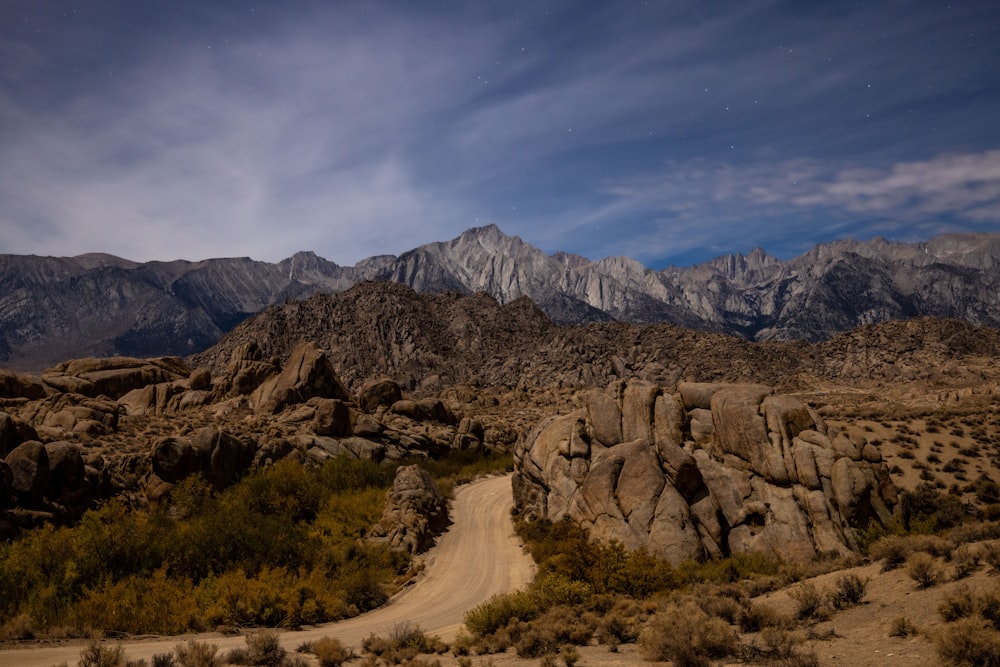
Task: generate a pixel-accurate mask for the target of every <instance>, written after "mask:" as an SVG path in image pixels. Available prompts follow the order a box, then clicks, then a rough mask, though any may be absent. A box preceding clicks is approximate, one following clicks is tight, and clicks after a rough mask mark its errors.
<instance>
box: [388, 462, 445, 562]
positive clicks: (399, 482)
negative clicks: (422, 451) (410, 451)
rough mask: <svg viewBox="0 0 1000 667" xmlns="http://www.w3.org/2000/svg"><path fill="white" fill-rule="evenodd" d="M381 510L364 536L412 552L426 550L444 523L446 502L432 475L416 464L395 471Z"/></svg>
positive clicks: (441, 529) (440, 531) (443, 527)
mask: <svg viewBox="0 0 1000 667" xmlns="http://www.w3.org/2000/svg"><path fill="white" fill-rule="evenodd" d="M385 501H386V502H385V510H384V511H383V513H382V518H381V520H380V521H379V522H378V523H377V524H376V525H375V526H374V527H373V528H372V530H371V532H370V533H369V534H368V538H369V539H371V540H373V541H375V542H384V543H386V544H388V545H389V546H390V547H392V548H394V549H404V550H406V551H409V552H410V553H412V554H417V553H421V552H423V551H426V550H427V549H429V548H430V547H431V546H432V545H433V544H434V538H436V537H437V536H438V535H440V534H441V533H442V532H443V531H444V529H445V528H447V526H448V503H447V501H446V500H445V498H444V496H442V495H441V491H440V490H439V489H438V487H437V484H436V483H435V482H434V478H433V477H431V475H430V473H428V472H427V471H426V470H424V469H423V468H421V467H420V466H419V465H411V466H403V467H401V468H398V469H397V470H396V479H395V480H394V481H393V483H392V488H391V489H389V491H388V492H386V496H385Z"/></svg>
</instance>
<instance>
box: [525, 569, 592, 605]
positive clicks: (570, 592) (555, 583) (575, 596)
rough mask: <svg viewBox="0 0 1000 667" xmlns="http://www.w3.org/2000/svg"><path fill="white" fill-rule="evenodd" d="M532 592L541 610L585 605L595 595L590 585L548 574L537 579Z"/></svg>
mask: <svg viewBox="0 0 1000 667" xmlns="http://www.w3.org/2000/svg"><path fill="white" fill-rule="evenodd" d="M530 591H531V595H532V596H533V597H534V598H535V600H536V602H537V603H538V606H539V608H541V609H547V608H549V607H553V606H556V605H578V604H583V603H584V602H586V601H587V600H588V599H590V596H591V595H592V594H593V591H592V589H591V587H590V584H588V583H586V582H584V581H571V580H570V579H568V578H566V577H565V576H563V575H561V574H546V575H542V576H540V577H538V578H536V579H535V581H534V583H533V584H532V585H531V588H530Z"/></svg>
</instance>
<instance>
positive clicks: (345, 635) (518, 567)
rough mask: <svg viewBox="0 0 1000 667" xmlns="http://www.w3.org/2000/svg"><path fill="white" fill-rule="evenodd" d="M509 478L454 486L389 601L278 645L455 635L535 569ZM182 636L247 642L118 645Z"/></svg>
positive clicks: (288, 636)
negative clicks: (408, 632)
mask: <svg viewBox="0 0 1000 667" xmlns="http://www.w3.org/2000/svg"><path fill="white" fill-rule="evenodd" d="M510 481H511V478H510V476H505V477H493V478H490V479H486V480H482V481H478V482H475V483H473V484H469V485H466V486H462V487H459V488H458V490H457V491H456V494H455V501H454V504H453V507H452V520H453V521H454V523H453V524H452V526H451V527H450V528H449V530H448V531H447V532H446V533H445V534H444V535H442V536H441V538H440V539H439V540H438V543H437V545H436V546H435V547H434V548H433V549H432V550H431V551H429V552H428V554H427V555H426V557H425V563H426V567H425V569H424V571H423V572H422V573H421V575H420V576H419V577H418V578H417V580H416V581H415V582H414V583H412V584H411V585H409V586H408V587H407V588H406V589H404V590H403V591H401V592H400V593H399V594H397V595H396V596H394V597H393V599H392V600H391V601H390V602H389V604H387V605H386V606H384V607H382V608H380V609H377V610H375V611H372V612H370V613H368V614H365V615H363V616H359V617H357V618H353V619H349V620H346V621H341V622H339V623H332V624H328V625H323V626H319V627H315V628H309V629H305V630H301V631H295V632H284V633H282V634H281V644H282V645H283V646H284V647H285V648H287V649H288V650H289V651H293V650H295V648H296V647H298V646H299V645H301V644H302V643H303V642H306V641H312V640H315V639H319V638H321V637H326V636H330V637H336V638H338V639H340V640H341V641H342V642H344V644H346V645H348V646H359V647H360V644H361V641H362V640H363V639H364V638H366V637H367V636H368V635H369V634H371V633H375V634H378V635H383V636H385V635H387V634H388V633H389V630H390V629H392V627H393V626H394V625H395V624H397V623H404V622H408V623H411V624H416V625H419V626H420V627H421V628H423V629H424V630H425V631H427V632H428V634H434V635H438V636H439V637H441V638H442V639H444V640H446V641H448V640H451V639H454V636H455V634H456V632H457V631H458V629H459V627H460V626H461V624H462V619H463V617H464V615H465V612H466V611H467V610H468V609H470V608H472V607H474V606H475V605H477V604H479V603H480V602H483V601H484V600H487V599H489V598H490V597H491V596H492V595H494V594H496V593H500V592H505V591H510V590H515V589H518V588H520V587H523V586H525V585H527V584H528V583H529V582H530V581H531V579H532V577H533V576H534V565H533V563H532V561H531V558H530V557H529V556H528V555H527V554H525V553H524V551H523V549H522V548H521V545H520V542H519V541H518V540H517V538H516V536H515V535H514V531H513V526H512V524H511V521H510V508H511V505H512V504H513V500H512V495H511V489H510ZM187 639H197V640H199V641H208V642H210V643H212V644H216V645H217V646H218V647H219V648H220V649H221V650H223V651H224V650H228V649H230V648H235V647H237V646H245V641H244V639H243V637H240V636H236V637H224V636H221V635H219V634H216V633H208V634H201V635H185V636H183V637H171V638H168V639H164V638H156V639H144V640H132V641H126V642H123V645H124V647H125V650H126V654H127V655H128V657H129V658H130V659H136V658H145V659H146V660H147V661H151V659H152V657H153V655H154V654H156V653H167V652H170V651H172V650H173V649H174V647H175V646H176V645H177V644H179V643H181V642H183V641H186V640H187ZM84 644H85V643H84V642H74V643H65V644H60V645H45V644H35V645H33V646H31V647H29V648H14V649H5V650H0V665H2V666H5V667H6V666H10V667H15V666H16V667H51V665H56V664H59V663H62V662H67V663H69V664H70V665H74V664H76V662H77V661H78V660H79V657H80V650H81V648H82V647H83V645H84Z"/></svg>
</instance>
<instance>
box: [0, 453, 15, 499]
mask: <svg viewBox="0 0 1000 667" xmlns="http://www.w3.org/2000/svg"><path fill="white" fill-rule="evenodd" d="M13 486H14V472H13V471H12V470H11V469H10V466H9V465H7V462H6V461H2V460H0V510H2V509H5V508H6V507H7V506H8V505H10V501H11V495H12V494H13V492H14V488H13Z"/></svg>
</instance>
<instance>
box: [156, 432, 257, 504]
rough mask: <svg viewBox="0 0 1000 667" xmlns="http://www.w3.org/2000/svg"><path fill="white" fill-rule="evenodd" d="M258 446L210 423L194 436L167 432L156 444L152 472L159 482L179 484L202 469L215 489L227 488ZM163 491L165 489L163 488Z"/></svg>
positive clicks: (248, 463)
mask: <svg viewBox="0 0 1000 667" xmlns="http://www.w3.org/2000/svg"><path fill="white" fill-rule="evenodd" d="M255 453H256V448H255V447H254V446H253V445H252V444H251V443H248V442H245V441H243V440H241V439H240V438H237V437H236V436H233V435H231V434H229V433H227V432H226V431H223V430H221V429H217V428H213V427H211V426H206V427H204V428H202V429H199V430H198V431H196V432H195V433H194V434H192V435H191V436H190V437H178V436H166V437H163V438H159V439H158V440H157V441H156V442H155V443H154V444H153V447H152V450H151V452H150V457H151V459H152V472H153V474H154V475H155V476H156V478H157V480H154V481H153V483H152V484H151V486H154V487H156V486H158V482H159V481H162V482H166V483H168V484H175V483H177V482H179V481H181V480H183V479H185V478H187V477H189V476H191V475H193V474H195V473H201V474H202V475H204V476H205V480H206V481H207V482H208V483H209V484H211V485H212V487H213V488H215V489H224V488H226V487H227V486H229V485H230V484H232V483H233V482H234V481H236V479H237V478H239V476H240V475H242V474H243V473H244V472H245V471H246V470H247V469H248V468H249V467H250V464H251V463H253V460H254V454H255ZM161 492H162V491H161Z"/></svg>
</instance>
